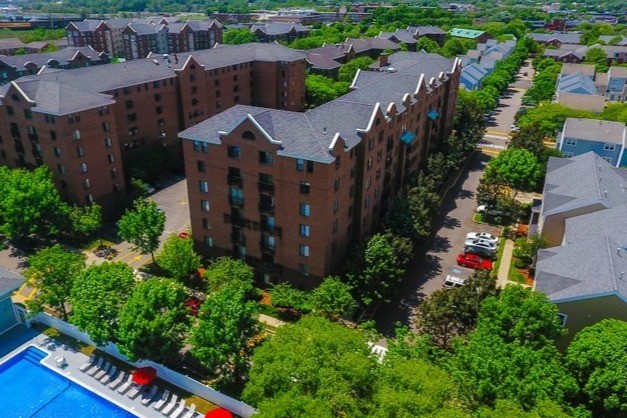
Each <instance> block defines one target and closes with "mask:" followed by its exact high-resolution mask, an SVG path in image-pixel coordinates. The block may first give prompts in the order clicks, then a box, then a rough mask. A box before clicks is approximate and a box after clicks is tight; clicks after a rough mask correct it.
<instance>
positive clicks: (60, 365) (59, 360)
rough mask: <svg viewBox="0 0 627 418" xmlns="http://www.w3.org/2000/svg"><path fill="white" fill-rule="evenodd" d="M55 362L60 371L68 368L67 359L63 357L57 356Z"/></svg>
mask: <svg viewBox="0 0 627 418" xmlns="http://www.w3.org/2000/svg"><path fill="white" fill-rule="evenodd" d="M54 361H55V362H56V363H57V367H58V368H60V369H62V368H64V367H66V366H67V362H66V361H65V357H63V356H56V357H55V358H54Z"/></svg>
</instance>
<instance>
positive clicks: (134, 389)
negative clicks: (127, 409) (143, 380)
mask: <svg viewBox="0 0 627 418" xmlns="http://www.w3.org/2000/svg"><path fill="white" fill-rule="evenodd" d="M143 390H144V387H143V386H139V385H133V387H132V388H131V390H130V391H129V392H128V397H129V398H131V399H135V398H137V397H138V396H139V394H140V393H142V391H143Z"/></svg>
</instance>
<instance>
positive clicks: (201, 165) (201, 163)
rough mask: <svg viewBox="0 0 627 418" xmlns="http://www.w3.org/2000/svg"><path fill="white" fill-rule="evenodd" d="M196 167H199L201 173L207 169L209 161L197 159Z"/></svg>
mask: <svg viewBox="0 0 627 418" xmlns="http://www.w3.org/2000/svg"><path fill="white" fill-rule="evenodd" d="M196 167H197V168H198V172H199V173H204V172H206V171H207V163H205V162H204V161H203V160H198V161H196Z"/></svg>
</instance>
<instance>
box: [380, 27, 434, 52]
mask: <svg viewBox="0 0 627 418" xmlns="http://www.w3.org/2000/svg"><path fill="white" fill-rule="evenodd" d="M377 38H381V39H388V40H390V41H392V42H395V43H397V44H401V43H402V44H405V45H407V49H408V50H409V51H416V43H417V42H418V40H419V39H420V38H427V39H431V40H432V41H434V42H436V43H437V44H438V45H440V46H442V45H443V44H444V41H445V40H446V32H445V31H443V30H442V29H440V28H437V27H435V26H408V27H407V28H406V29H397V30H396V31H395V32H380V33H379V35H377Z"/></svg>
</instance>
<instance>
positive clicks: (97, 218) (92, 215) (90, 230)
mask: <svg viewBox="0 0 627 418" xmlns="http://www.w3.org/2000/svg"><path fill="white" fill-rule="evenodd" d="M69 215H70V222H71V223H72V231H73V232H74V233H75V234H77V235H78V236H80V237H90V236H91V235H92V234H95V233H97V232H98V231H99V230H100V228H102V209H101V207H100V205H98V204H97V203H92V204H90V205H87V206H72V207H71V208H70V211H69Z"/></svg>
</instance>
